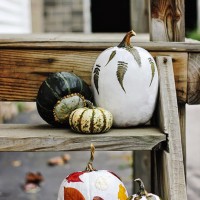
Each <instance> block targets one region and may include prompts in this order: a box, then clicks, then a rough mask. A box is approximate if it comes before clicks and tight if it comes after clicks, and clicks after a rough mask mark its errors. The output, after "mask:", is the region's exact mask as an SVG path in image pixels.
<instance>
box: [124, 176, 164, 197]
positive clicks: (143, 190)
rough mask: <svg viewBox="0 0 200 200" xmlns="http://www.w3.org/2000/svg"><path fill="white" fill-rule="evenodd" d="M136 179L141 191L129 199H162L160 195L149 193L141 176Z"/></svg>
mask: <svg viewBox="0 0 200 200" xmlns="http://www.w3.org/2000/svg"><path fill="white" fill-rule="evenodd" d="M134 181H135V182H137V183H138V184H139V191H138V193H137V194H134V195H132V196H130V197H129V198H128V199H127V200H161V198H160V197H159V196H157V195H155V194H152V193H148V192H147V191H146V190H145V187H144V183H143V182H142V180H141V179H140V178H137V179H135V180H134Z"/></svg>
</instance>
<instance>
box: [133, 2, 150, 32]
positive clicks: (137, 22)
mask: <svg viewBox="0 0 200 200" xmlns="http://www.w3.org/2000/svg"><path fill="white" fill-rule="evenodd" d="M148 3H149V0H130V9H131V28H132V29H133V30H135V31H136V32H137V33H147V32H149V23H148V17H149V13H148Z"/></svg>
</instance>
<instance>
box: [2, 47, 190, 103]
mask: <svg viewBox="0 0 200 200" xmlns="http://www.w3.org/2000/svg"><path fill="white" fill-rule="evenodd" d="M100 53H101V51H97V50H79V51H77V50H41V49H40V50H25V49H2V50H0V71H1V73H0V100H1V101H35V98H36V96H37V92H38V89H39V87H40V85H41V83H42V81H44V80H45V79H46V77H47V76H48V75H49V74H50V73H53V72H58V71H67V72H73V73H75V74H76V75H78V76H80V77H81V78H82V79H84V80H85V81H86V82H87V83H88V84H89V85H90V80H91V71H92V67H93V65H94V63H95V60H96V58H97V56H98V55H99V54H100ZM151 53H152V55H153V56H157V55H169V56H171V57H172V58H173V64H174V72H175V79H176V87H177V94H178V100H179V101H180V102H186V95H187V53H183V52H181V53H177V52H151Z"/></svg>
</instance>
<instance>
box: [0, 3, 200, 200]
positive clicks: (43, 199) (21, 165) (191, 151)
mask: <svg viewBox="0 0 200 200" xmlns="http://www.w3.org/2000/svg"><path fill="white" fill-rule="evenodd" d="M148 3H149V0H124V1H121V0H109V1H108V0H101V1H98V0H1V2H0V34H22V33H23V34H33V33H34V34H41V33H55V32H56V33H71V32H82V33H87V34H89V33H95V32H102V33H103V32H118V33H124V32H127V31H128V30H130V29H132V28H133V29H134V30H135V31H136V32H137V33H141V34H144V35H145V37H146V36H147V37H148V34H147V33H148V31H149V28H148V27H149V24H148ZM185 11H186V19H185V23H186V37H188V38H192V39H195V40H200V0H193V1H190V2H189V1H186V2H185ZM0 38H1V35H0ZM199 119H200V106H189V105H187V107H186V132H187V133H186V137H187V139H186V140H187V186H188V199H194V198H196V199H198V197H199V196H200V171H199V167H200V158H199V157H196V154H197V152H199V151H200V147H199V143H200V124H199ZM0 123H29V124H40V123H41V124H42V123H45V122H44V121H43V120H42V119H41V118H40V117H39V116H38V114H37V111H36V107H35V103H22V102H16V103H15V102H14V103H13V102H12V103H11V102H6V103H5V102H0ZM147 155H148V154H147ZM63 156H67V159H66V160H63ZM132 158H133V156H132V152H97V153H96V161H95V166H97V168H98V169H109V170H112V171H115V172H116V173H117V174H118V175H119V176H121V177H122V180H123V182H124V183H125V185H126V187H127V188H128V191H129V193H131V192H132V190H133V188H132V181H133V180H132V177H133V176H134V174H133V173H134V172H133V171H132V164H134V163H133V159H132ZM88 159H89V152H64V153H60V152H56V153H55V152H54V153H51V152H48V153H43V152H41V153H31V152H27V153H20V152H15V153H7V152H2V153H0V199H2V200H3V199H4V200H11V199H13V198H15V199H17V200H18V199H19V200H29V199H30V200H47V199H56V196H57V192H58V188H59V185H60V183H61V181H62V179H63V178H65V176H66V175H67V174H69V173H71V172H73V171H78V170H83V169H84V168H85V165H86V163H87V161H88ZM52 160H53V161H52ZM146 160H148V159H147V158H145V157H143V163H145V161H146ZM51 162H53V164H52V163H51ZM145 165H149V163H147V162H146V164H145ZM28 172H33V173H37V172H40V173H41V174H42V175H43V177H44V181H42V185H41V188H40V191H37V190H31V188H27V187H28V186H27V185H26V184H25V183H26V181H27V173H28ZM36 175H37V174H36ZM29 189H30V191H29ZM30 192H31V193H30Z"/></svg>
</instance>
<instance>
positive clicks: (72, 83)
mask: <svg viewBox="0 0 200 200" xmlns="http://www.w3.org/2000/svg"><path fill="white" fill-rule="evenodd" d="M63 99H64V101H65V102H64V103H65V104H64V105H62V108H61V110H62V111H63V110H64V112H68V110H71V111H73V110H75V109H76V108H79V107H82V106H81V104H84V99H87V100H92V93H91V90H90V88H89V86H88V85H87V83H86V82H85V81H83V80H82V79H81V78H80V77H78V76H76V75H75V74H73V73H68V72H57V73H53V74H51V75H50V76H49V77H48V78H47V79H46V80H45V81H44V82H43V83H42V85H41V86H40V88H39V91H38V95H37V99H36V105H37V110H38V113H39V115H40V116H41V117H42V119H43V120H45V121H46V122H47V123H49V124H51V125H53V126H66V125H68V123H69V122H68V119H66V120H62V121H60V120H58V119H57V117H56V116H55V106H59V104H60V102H61V101H62V100H63ZM77 102H78V103H80V105H77ZM67 109H68V110H67ZM65 110H67V111H65ZM68 114H70V113H68Z"/></svg>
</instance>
